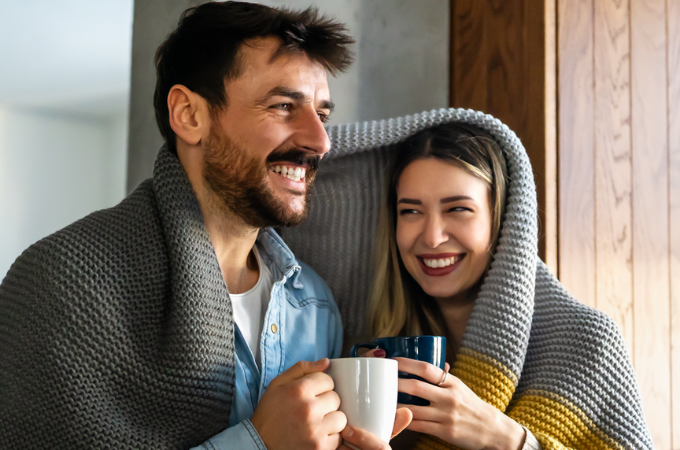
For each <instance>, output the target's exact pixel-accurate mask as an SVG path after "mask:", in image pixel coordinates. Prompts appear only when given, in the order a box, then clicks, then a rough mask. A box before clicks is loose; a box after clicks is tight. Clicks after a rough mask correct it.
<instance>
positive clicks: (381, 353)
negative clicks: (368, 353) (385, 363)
mask: <svg viewBox="0 0 680 450" xmlns="http://www.w3.org/2000/svg"><path fill="white" fill-rule="evenodd" d="M385 355H387V352H386V351H385V350H383V349H381V348H380V349H378V350H376V351H375V352H374V353H373V356H375V357H376V358H384V357H385Z"/></svg>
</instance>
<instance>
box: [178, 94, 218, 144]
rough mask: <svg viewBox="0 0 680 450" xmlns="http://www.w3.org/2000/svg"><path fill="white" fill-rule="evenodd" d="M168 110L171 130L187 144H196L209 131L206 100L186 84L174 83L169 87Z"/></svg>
mask: <svg viewBox="0 0 680 450" xmlns="http://www.w3.org/2000/svg"><path fill="white" fill-rule="evenodd" d="M168 111H169V113H170V127H172V131H174V132H175V134H176V135H177V137H178V138H180V139H182V140H183V141H184V142H186V143H187V144H189V145H197V144H198V143H199V142H201V138H202V137H203V136H204V135H205V134H206V133H207V132H209V131H210V114H209V110H208V102H206V101H205V99H204V98H203V97H201V96H200V95H198V94H196V93H195V92H192V91H191V90H189V89H188V88H187V87H186V86H182V85H181V84H176V85H174V86H173V87H172V88H171V89H170V92H169V93H168Z"/></svg>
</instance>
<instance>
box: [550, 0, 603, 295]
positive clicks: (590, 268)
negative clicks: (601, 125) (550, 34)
mask: <svg viewBox="0 0 680 450" xmlns="http://www.w3.org/2000/svg"><path fill="white" fill-rule="evenodd" d="M557 17H558V30H557V42H558V50H557V53H558V55H560V56H559V62H558V96H559V107H558V117H559V122H558V123H559V140H558V142H559V163H558V164H559V165H558V167H559V169H558V170H559V208H560V212H559V249H560V251H559V277H560V280H561V282H562V284H564V286H565V287H566V288H567V290H569V292H571V293H572V295H574V296H575V297H576V298H577V299H579V300H580V301H582V302H583V303H585V304H587V305H590V306H596V294H595V285H596V278H595V273H596V272H595V201H594V196H593V192H594V185H593V184H594V181H593V179H594V168H593V163H594V112H593V111H594V109H593V108H594V106H593V0H559V2H558V15H557Z"/></svg>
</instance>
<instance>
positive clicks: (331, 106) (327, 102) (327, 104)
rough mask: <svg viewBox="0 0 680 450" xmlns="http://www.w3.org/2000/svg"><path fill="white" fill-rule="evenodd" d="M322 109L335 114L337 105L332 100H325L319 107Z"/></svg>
mask: <svg viewBox="0 0 680 450" xmlns="http://www.w3.org/2000/svg"><path fill="white" fill-rule="evenodd" d="M319 108H321V109H328V110H330V112H333V111H334V110H335V103H333V102H332V101H330V100H324V101H323V102H321V105H320V106H319Z"/></svg>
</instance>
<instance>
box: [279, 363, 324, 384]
mask: <svg viewBox="0 0 680 450" xmlns="http://www.w3.org/2000/svg"><path fill="white" fill-rule="evenodd" d="M329 364H330V360H329V359H328V358H323V359H320V360H318V361H315V362H311V361H299V362H297V363H295V364H294V365H293V366H292V367H290V368H289V369H288V370H286V371H285V372H283V373H282V374H281V375H279V376H278V377H276V378H274V379H273V380H272V382H271V383H270V386H271V385H275V386H276V385H281V384H286V383H290V382H291V381H295V380H299V379H300V378H302V377H304V376H305V375H309V374H312V373H316V372H323V371H324V370H326V369H327V368H328V365H329Z"/></svg>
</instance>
